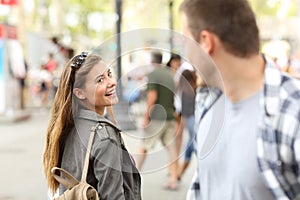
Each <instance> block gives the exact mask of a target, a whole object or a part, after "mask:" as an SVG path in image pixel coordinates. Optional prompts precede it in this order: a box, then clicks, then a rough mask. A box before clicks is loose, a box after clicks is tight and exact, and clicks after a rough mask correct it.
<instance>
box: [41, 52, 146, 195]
mask: <svg viewBox="0 0 300 200" xmlns="http://www.w3.org/2000/svg"><path fill="white" fill-rule="evenodd" d="M116 84H117V82H116V80H115V78H114V76H113V74H112V70H111V69H110V68H108V67H107V66H106V65H105V64H104V62H103V61H102V59H101V57H100V56H98V55H95V54H91V55H87V53H84V52H83V53H82V54H80V55H77V56H75V57H74V58H73V59H71V60H70V61H69V62H68V63H67V65H66V66H65V68H64V71H63V73H62V75H61V81H60V84H59V88H58V91H57V95H56V96H55V99H54V103H53V109H52V114H51V118H50V122H49V126H48V130H47V139H46V150H45V152H44V171H45V174H46V178H47V183H48V186H49V188H50V189H51V191H52V192H53V193H54V192H56V190H57V189H58V188H59V193H60V194H62V193H63V192H64V191H65V190H66V188H64V187H63V186H62V185H59V183H58V182H57V181H56V180H55V179H54V178H53V177H52V175H51V168H52V167H55V166H58V167H61V168H63V169H65V170H66V171H68V172H70V174H71V175H73V176H74V177H75V178H76V179H78V180H80V177H81V174H82V170H83V165H84V159H85V154H86V147H87V142H88V138H89V134H90V130H91V128H92V127H94V126H95V125H97V124H98V123H100V126H99V127H98V128H97V129H96V131H97V134H95V138H94V142H93V146H92V150H91V158H90V161H89V163H90V164H89V170H88V174H87V182H88V183H89V184H90V185H92V186H93V187H94V188H95V189H96V190H97V191H98V193H99V199H128V200H131V199H141V193H140V175H139V173H138V171H137V169H136V168H135V166H134V164H133V161H132V160H131V157H130V156H129V154H128V152H127V150H126V148H125V146H124V143H123V140H122V136H121V135H120V132H119V128H118V127H117V126H115V125H114V124H113V123H112V122H111V121H109V120H107V119H105V118H104V116H103V115H104V110H105V108H106V107H110V106H111V105H114V104H116V103H117V102H118V98H117V96H116V86H117V85H116Z"/></svg>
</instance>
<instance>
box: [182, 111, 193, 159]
mask: <svg viewBox="0 0 300 200" xmlns="http://www.w3.org/2000/svg"><path fill="white" fill-rule="evenodd" d="M184 121H185V126H186V128H187V129H188V132H189V139H188V142H187V144H186V146H185V153H184V160H185V161H187V162H189V161H190V160H191V157H192V153H193V152H194V150H195V148H194V141H195V136H196V135H195V129H194V124H195V116H194V115H191V116H189V117H185V118H184Z"/></svg>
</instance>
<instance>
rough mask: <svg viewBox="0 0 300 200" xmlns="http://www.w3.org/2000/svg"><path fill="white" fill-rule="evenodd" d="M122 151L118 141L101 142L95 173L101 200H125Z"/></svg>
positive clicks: (96, 155) (95, 157)
mask: <svg viewBox="0 0 300 200" xmlns="http://www.w3.org/2000/svg"><path fill="white" fill-rule="evenodd" d="M121 151H122V150H121V149H120V147H119V145H117V143H116V141H114V140H113V139H111V138H108V139H106V140H104V141H101V142H100V143H99V144H98V145H97V146H96V150H95V154H94V166H93V167H94V173H95V177H96V178H97V180H98V184H97V191H98V193H99V197H100V199H116V200H121V199H122V200H123V199H125V196H124V189H123V175H122V167H121V165H122V152H121Z"/></svg>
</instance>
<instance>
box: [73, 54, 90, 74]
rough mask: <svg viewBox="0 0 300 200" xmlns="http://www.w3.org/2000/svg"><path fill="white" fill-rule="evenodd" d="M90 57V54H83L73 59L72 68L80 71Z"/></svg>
mask: <svg viewBox="0 0 300 200" xmlns="http://www.w3.org/2000/svg"><path fill="white" fill-rule="evenodd" d="M87 56H88V52H82V53H81V54H80V55H77V56H75V57H74V58H73V59H72V63H71V67H72V69H74V70H78V69H79V68H80V67H81V65H82V64H83V63H84V61H85V58H86V57H87Z"/></svg>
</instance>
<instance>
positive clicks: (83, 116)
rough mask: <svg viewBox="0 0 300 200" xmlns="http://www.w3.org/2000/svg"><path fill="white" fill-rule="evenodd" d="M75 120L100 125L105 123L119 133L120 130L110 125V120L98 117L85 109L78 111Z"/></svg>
mask: <svg viewBox="0 0 300 200" xmlns="http://www.w3.org/2000/svg"><path fill="white" fill-rule="evenodd" d="M77 118H81V119H87V120H91V121H95V122H102V123H107V124H109V125H111V126H113V127H115V128H116V129H118V130H119V131H120V130H121V129H120V128H119V127H118V126H117V125H115V124H114V123H112V122H111V121H110V120H108V119H106V118H105V117H103V116H101V115H99V114H98V113H96V112H94V111H91V110H85V109H80V110H79V112H78V115H77Z"/></svg>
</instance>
